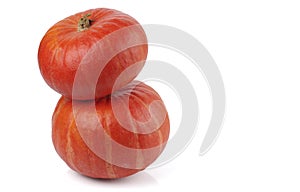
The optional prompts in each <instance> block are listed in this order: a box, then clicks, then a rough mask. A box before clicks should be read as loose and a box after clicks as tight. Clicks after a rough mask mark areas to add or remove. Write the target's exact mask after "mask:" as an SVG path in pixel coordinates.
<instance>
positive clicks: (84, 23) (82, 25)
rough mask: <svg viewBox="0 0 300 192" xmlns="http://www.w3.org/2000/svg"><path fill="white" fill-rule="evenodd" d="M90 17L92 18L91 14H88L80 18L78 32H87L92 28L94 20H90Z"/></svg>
mask: <svg viewBox="0 0 300 192" xmlns="http://www.w3.org/2000/svg"><path fill="white" fill-rule="evenodd" d="M89 16H91V14H86V15H84V16H83V17H81V18H80V20H79V22H78V31H84V30H87V29H88V28H89V27H90V26H91V24H92V20H90V19H89V18H88V17H89Z"/></svg>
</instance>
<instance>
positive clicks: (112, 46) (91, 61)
mask: <svg viewBox="0 0 300 192" xmlns="http://www.w3.org/2000/svg"><path fill="white" fill-rule="evenodd" d="M147 52H148V46H147V38H146V35H145V32H144V30H143V28H142V27H141V25H140V24H139V23H138V22H137V21H136V20H135V19H134V18H132V17H131V16H129V15H127V14H125V13H122V12H120V11H117V10H113V9H106V8H97V9H91V10H87V11H84V12H80V13H77V14H75V15H72V16H69V17H67V18H65V19H63V20H61V21H59V22H57V23H56V24H54V25H53V26H52V27H51V28H50V29H49V30H48V31H47V32H46V34H45V35H44V37H43V38H42V40H41V42H40V45H39V50H38V63H39V69H40V72H41V74H42V76H43V78H44V80H45V81H46V83H47V84H48V85H49V86H50V87H51V88H52V89H54V90H55V91H57V92H58V93H60V94H62V95H64V96H65V97H68V98H71V99H76V100H90V99H94V98H101V97H104V96H106V95H109V94H111V92H112V88H113V86H114V82H115V79H116V78H117V77H118V76H119V75H120V74H121V73H122V72H123V71H124V70H125V69H127V68H128V67H130V66H132V65H134V64H136V65H135V66H136V67H135V69H134V70H132V71H131V73H130V74H128V75H126V76H124V78H123V79H122V81H121V82H120V83H119V84H118V87H116V89H118V88H121V87H123V86H125V85H126V84H128V83H129V82H131V81H132V80H133V79H134V78H135V77H136V76H137V75H138V73H139V72H140V71H141V69H142V67H143V65H144V63H145V60H146V57H147ZM75 81H77V83H76V85H74V82H75Z"/></svg>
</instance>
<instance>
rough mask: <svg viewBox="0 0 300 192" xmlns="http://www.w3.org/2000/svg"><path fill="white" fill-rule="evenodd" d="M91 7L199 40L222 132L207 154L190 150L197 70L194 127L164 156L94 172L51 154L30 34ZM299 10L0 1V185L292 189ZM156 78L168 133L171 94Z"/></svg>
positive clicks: (203, 120)
mask: <svg viewBox="0 0 300 192" xmlns="http://www.w3.org/2000/svg"><path fill="white" fill-rule="evenodd" d="M96 7H108V8H114V9H118V10H121V11H123V12H125V13H127V14H129V15H131V16H133V17H134V18H136V19H137V20H138V21H139V22H140V23H142V24H152V23H153V24H165V25H170V26H173V27H177V28H179V29H181V30H184V31H186V32H188V33H190V34H191V35H193V36H194V37H196V38H197V39H198V40H199V41H200V42H201V43H202V44H203V45H204V46H205V47H206V48H207V49H208V51H209V52H210V53H211V55H212V56H213V58H214V59H215V61H216V63H217V64H218V67H219V69H220V71H221V73H222V76H223V80H224V83H225V88H226V99H227V103H226V118H225V122H224V125H223V128H222V132H221V134H220V136H219V137H218V140H217V142H216V143H215V145H214V146H213V147H212V149H211V150H210V151H209V152H208V153H207V154H205V155H204V156H199V155H198V153H199V149H200V145H201V142H202V139H203V136H204V133H205V130H206V128H207V125H208V122H209V114H210V110H211V109H210V106H211V105H210V103H211V101H210V97H209V92H208V88H207V86H206V85H205V81H204V79H203V77H201V76H199V74H198V76H199V77H198V79H199V82H194V83H193V84H194V85H195V87H196V90H197V92H198V93H199V98H200V101H199V105H200V112H201V115H202V116H201V117H200V123H199V127H198V132H197V134H196V135H195V136H194V139H193V140H192V141H191V143H190V145H189V146H188V147H187V149H186V150H185V151H184V152H183V153H182V154H181V155H180V156H178V157H177V158H175V159H174V160H173V161H171V162H169V163H167V164H165V165H163V166H161V167H158V168H152V169H147V170H145V171H143V172H141V173H138V174H136V175H134V176H132V177H128V178H125V179H121V180H111V181H103V180H94V179H88V178H86V177H82V176H79V175H78V174H76V173H74V172H73V171H71V170H70V169H69V168H68V167H67V166H66V165H65V164H64V162H63V161H62V160H61V159H60V158H59V157H58V155H57V154H56V152H55V150H54V148H53V145H52V142H51V116H52V112H53V110H54V107H55V105H56V102H57V100H58V99H59V97H60V96H59V95H58V94H57V93H56V92H54V91H52V90H51V89H50V88H49V87H48V86H47V85H46V83H45V82H44V80H43V79H42V77H41V75H40V73H39V69H38V64H37V50H38V46H39V42H40V40H41V38H42V37H43V35H44V33H45V32H46V30H47V29H48V28H49V27H50V26H52V25H53V24H54V23H56V22H57V21H59V20H61V19H63V18H64V17H67V16H69V15H71V14H74V13H76V12H79V11H84V10H86V9H90V8H96ZM299 10H300V4H299V3H298V1H297V0H295V1H292V0H284V1H283V0H281V1H279V0H272V1H271V0H269V1H268V0H252V1H243V0H226V1H224V0H210V1H201V0H199V1H188V0H186V1H174V0H163V1H161V0H160V1H158V0H151V1H150V0H148V1H147V0H127V1H124V0H102V1H88V0H86V1H74V0H73V1H69V0H59V1H58V0H51V1H50V0H48V1H28V0H27V1H21V0H10V1H1V3H0V14H1V18H0V19H1V22H0V23H1V25H0V53H1V55H0V56H1V61H0V66H1V69H0V87H1V96H0V97H1V99H0V112H1V133H0V154H1V158H0V191H101V190H103V189H104V190H105V191H120V190H122V191H140V190H143V191H153V190H157V191H160V190H168V191H169V190H175V189H179V190H186V189H187V188H189V189H190V190H191V191H299V190H300V184H299V179H300V139H299V138H300V120H299V119H300V118H299V115H300V86H299V82H300V75H299V73H300V67H299V65H300V57H299V56H300V54H299V53H300V19H299V18H300V11H299ZM154 52H155V51H153V53H154ZM153 53H152V54H153ZM150 54H151V53H150ZM152 56H153V58H155V54H154V55H152ZM160 59H161V60H163V59H166V61H168V58H162V57H161V58H160ZM187 75H189V74H187ZM193 76H196V75H195V74H191V77H193ZM191 79H193V78H191ZM197 85H198V87H197ZM157 87H158V88H157V89H159V90H160V91H161V92H160V93H161V94H162V95H164V96H163V98H164V100H165V102H166V104H167V107H168V110H169V112H170V114H171V120H172V119H173V121H172V122H171V123H173V127H172V128H171V129H172V133H174V131H176V124H178V118H175V116H176V114H178V113H177V112H176V110H178V105H177V104H178V101H176V99H175V100H174V99H173V100H174V101H173V100H172V98H171V97H166V96H165V95H166V92H164V91H163V89H160V88H159V85H158V86H157ZM170 94H171V93H170ZM172 102H175V103H176V102H177V104H174V106H173V107H172ZM179 114H180V113H179ZM192 189H193V190H192Z"/></svg>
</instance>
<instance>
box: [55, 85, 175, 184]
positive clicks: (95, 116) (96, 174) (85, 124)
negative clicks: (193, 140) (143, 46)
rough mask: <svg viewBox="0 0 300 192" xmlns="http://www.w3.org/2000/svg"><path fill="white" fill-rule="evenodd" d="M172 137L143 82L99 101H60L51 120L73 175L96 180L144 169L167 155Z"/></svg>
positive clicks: (153, 93)
mask: <svg viewBox="0 0 300 192" xmlns="http://www.w3.org/2000/svg"><path fill="white" fill-rule="evenodd" d="M169 131H170V124H169V118H168V113H167V110H166V108H165V105H164V103H163V101H162V100H161V98H160V96H159V94H158V93H157V92H156V91H155V90H154V89H152V88H151V87H150V86H148V85H146V84H145V83H142V82H139V81H133V82H131V83H129V84H128V85H126V86H125V87H123V88H121V89H119V90H117V91H114V92H113V93H112V94H111V95H109V96H106V97H103V98H100V99H97V100H89V101H76V100H71V99H68V98H66V97H64V96H62V97H61V99H60V100H59V102H58V104H57V106H56V108H55V111H54V113H53V117H52V140H53V144H54V147H55V149H56V151H57V153H58V154H59V156H60V157H61V158H62V159H63V160H64V161H65V162H66V164H67V165H68V166H69V167H70V168H71V169H73V170H75V171H76V172H78V173H80V174H82V175H85V176H88V177H92V178H104V179H113V178H121V177H126V176H129V175H132V174H134V173H137V172H139V171H141V170H143V169H145V168H146V167H147V166H149V165H150V164H151V163H152V162H153V161H155V160H156V159H157V157H158V156H159V155H160V154H161V152H162V151H163V149H164V147H165V145H166V142H167V140H168V137H169Z"/></svg>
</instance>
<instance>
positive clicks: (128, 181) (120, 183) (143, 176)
mask: <svg viewBox="0 0 300 192" xmlns="http://www.w3.org/2000/svg"><path fill="white" fill-rule="evenodd" d="M68 175H69V176H70V177H72V179H74V180H78V182H85V183H87V184H89V185H93V186H99V187H100V186H101V187H112V188H124V187H126V188H137V187H149V186H156V185H158V182H157V181H156V179H155V178H154V177H153V176H152V175H150V174H149V173H147V172H146V171H141V172H138V173H136V174H134V175H131V176H128V177H125V178H120V179H94V178H90V177H86V176H84V175H80V174H78V173H76V172H74V171H72V170H69V171H68Z"/></svg>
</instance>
